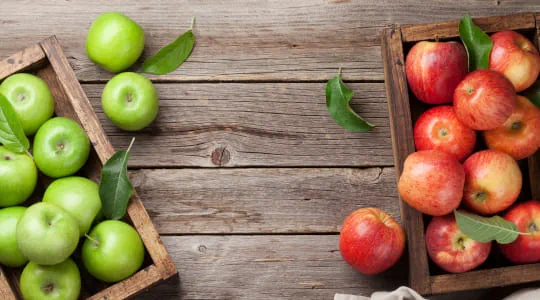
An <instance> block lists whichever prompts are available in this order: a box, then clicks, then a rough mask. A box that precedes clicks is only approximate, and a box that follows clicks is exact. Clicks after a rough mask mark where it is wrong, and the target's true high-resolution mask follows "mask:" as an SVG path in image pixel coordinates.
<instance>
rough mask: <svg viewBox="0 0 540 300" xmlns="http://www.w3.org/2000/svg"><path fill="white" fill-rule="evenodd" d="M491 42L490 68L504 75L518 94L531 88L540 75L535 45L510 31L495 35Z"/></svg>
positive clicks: (538, 55) (539, 58)
mask: <svg viewBox="0 0 540 300" xmlns="http://www.w3.org/2000/svg"><path fill="white" fill-rule="evenodd" d="M491 40H492V41H493V49H492V50H491V54H490V57H489V68H490V69H491V70H494V71H497V72H499V73H501V74H504V76H506V78H508V79H509V80H510V81H511V82H512V84H513V85H514V87H515V89H516V91H518V92H521V91H524V90H526V89H527V88H528V87H530V86H531V85H532V84H533V83H534V82H535V81H536V78H538V74H539V73H540V54H538V49H536V47H535V46H534V44H533V43H531V41H529V40H528V39H527V38H526V37H525V36H523V35H522V34H519V33H517V32H515V31H510V30H507V31H499V32H497V33H495V34H493V35H492V36H491Z"/></svg>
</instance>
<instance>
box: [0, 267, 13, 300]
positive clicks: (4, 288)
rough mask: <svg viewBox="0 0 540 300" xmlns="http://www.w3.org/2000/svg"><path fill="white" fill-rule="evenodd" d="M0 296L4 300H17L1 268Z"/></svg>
mask: <svg viewBox="0 0 540 300" xmlns="http://www.w3.org/2000/svg"><path fill="white" fill-rule="evenodd" d="M0 296H2V299H5V300H17V298H15V293H14V291H13V289H12V288H11V286H10V285H9V280H8V279H7V276H6V274H5V273H4V271H3V269H2V267H0Z"/></svg>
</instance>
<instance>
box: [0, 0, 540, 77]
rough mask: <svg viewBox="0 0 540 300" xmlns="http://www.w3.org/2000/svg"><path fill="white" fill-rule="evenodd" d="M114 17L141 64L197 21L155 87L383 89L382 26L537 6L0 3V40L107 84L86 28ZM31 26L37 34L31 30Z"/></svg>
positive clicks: (325, 0) (519, 0) (323, 1)
mask: <svg viewBox="0 0 540 300" xmlns="http://www.w3.org/2000/svg"><path fill="white" fill-rule="evenodd" d="M110 10H113V11H122V12H124V13H126V14H127V15H128V16H130V17H132V18H134V19H135V20H136V21H137V22H138V23H140V24H141V25H142V27H143V28H144V29H145V31H146V35H147V40H148V41H147V43H146V44H147V47H146V49H145V54H144V57H148V56H149V55H151V54H153V53H155V52H156V51H157V49H159V48H160V46H163V45H165V44H167V43H169V42H170V41H172V40H174V39H175V38H176V37H177V36H178V35H179V34H180V33H182V32H183V31H185V30H186V29H187V28H188V27H189V24H190V22H191V17H192V16H196V17H197V25H196V32H195V33H196V36H197V40H196V47H195V50H194V52H193V54H192V56H191V57H190V58H189V59H188V61H187V62H186V63H185V64H184V65H183V66H182V68H180V69H178V70H177V71H175V72H174V73H172V74H170V75H167V76H161V77H159V80H164V81H168V80H188V81H192V80H217V81H223V80H225V81H229V80H259V81H260V80H279V81H287V80H307V81H313V80H318V81H322V80H327V79H328V78H330V77H332V76H334V75H335V70H336V69H337V67H340V66H341V67H344V68H345V70H347V71H346V72H345V73H344V78H345V79H354V80H383V66H382V61H381V57H380V47H379V45H380V42H379V37H380V33H381V31H382V29H383V28H384V27H385V26H387V25H388V24H391V23H398V24H412V23H430V22H439V21H450V20H455V19H459V18H460V17H462V16H463V14H464V13H465V12H467V11H468V12H471V14H472V15H473V16H493V15H504V14H510V13H528V12H535V11H540V2H538V1H527V0H514V1H504V0H497V1H495V0H489V1H473V0H466V1H443V0H437V1H413V0H407V1H394V0H382V1H372V0H356V1H355V0H353V1H347V0H345V1H342V0H301V1H288V0H276V1H258V0H250V1H220V0H209V1H204V2H200V1H188V0H183V1H174V2H166V1H159V2H154V3H149V2H148V1H147V0H134V1H129V5H128V4H127V2H126V1H106V2H105V1H100V0H89V1H23V2H21V1H16V0H4V1H2V9H1V10H0V25H1V29H0V32H2V33H4V34H9V36H10V42H9V43H1V44H0V53H2V54H4V55H8V54H12V53H15V52H16V51H17V50H20V49H22V48H24V47H26V46H28V45H29V44H30V43H35V42H37V41H39V40H41V39H43V38H45V37H47V36H49V35H50V34H51V33H55V34H57V35H58V38H59V39H60V41H61V42H62V43H63V44H64V45H65V47H66V53H67V55H68V57H69V58H70V62H71V64H72V66H73V67H74V69H75V71H76V73H77V76H78V78H79V79H80V80H83V81H95V80H105V79H107V78H109V77H110V74H109V73H107V72H105V71H102V70H100V69H99V68H98V67H96V66H95V65H94V64H92V63H91V62H90V61H89V60H88V58H87V57H86V55H85V52H84V42H85V41H84V37H85V35H86V31H87V28H88V27H89V26H90V23H91V21H92V20H93V19H94V18H95V17H97V16H98V15H99V14H100V13H101V12H104V11H110ZM37 24H39V26H37Z"/></svg>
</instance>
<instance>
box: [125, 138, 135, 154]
mask: <svg viewBox="0 0 540 300" xmlns="http://www.w3.org/2000/svg"><path fill="white" fill-rule="evenodd" d="M133 143H135V137H133V138H131V143H129V147H128V148H127V152H129V151H131V147H133Z"/></svg>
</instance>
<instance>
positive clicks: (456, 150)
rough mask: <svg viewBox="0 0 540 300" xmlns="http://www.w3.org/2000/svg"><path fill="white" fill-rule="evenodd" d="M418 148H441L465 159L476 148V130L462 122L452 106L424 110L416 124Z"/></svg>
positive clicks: (440, 149)
mask: <svg viewBox="0 0 540 300" xmlns="http://www.w3.org/2000/svg"><path fill="white" fill-rule="evenodd" d="M414 144H415V146H416V150H419V151H421V150H439V151H443V152H446V153H449V154H452V155H454V156H455V157H456V158H457V159H458V160H459V161H464V160H465V159H466V158H467V157H468V156H469V155H471V153H472V152H473V150H474V146H475V145H476V132H475V131H474V130H472V129H471V128H469V127H467V126H465V125H464V124H463V123H461V122H460V121H459V120H458V118H457V116H456V113H455V112H454V108H453V107H452V106H436V107H433V108H431V109H429V110H427V111H426V112H424V113H423V114H422V115H421V116H420V118H418V120H417V121H416V123H415V125H414Z"/></svg>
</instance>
